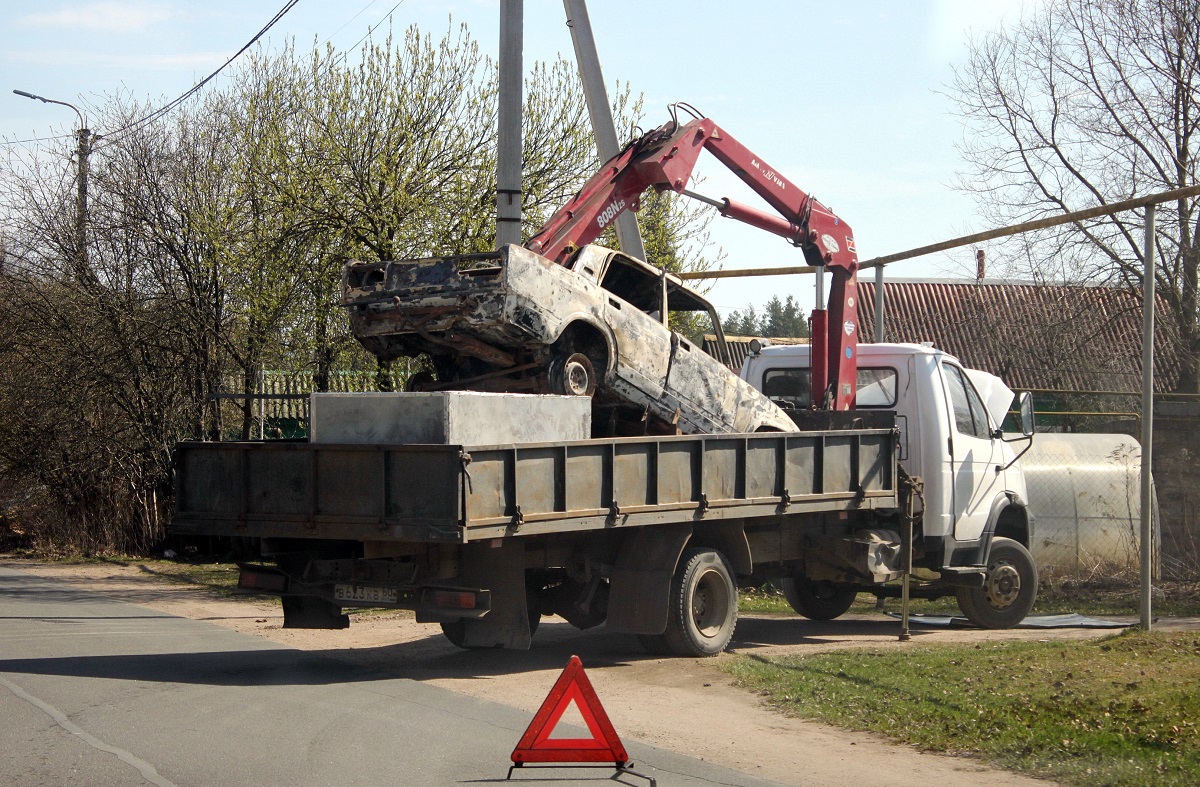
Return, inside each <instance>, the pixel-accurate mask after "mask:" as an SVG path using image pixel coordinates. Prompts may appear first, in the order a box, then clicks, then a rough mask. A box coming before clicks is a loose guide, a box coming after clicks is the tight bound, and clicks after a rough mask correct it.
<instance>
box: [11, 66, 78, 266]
mask: <svg viewBox="0 0 1200 787" xmlns="http://www.w3.org/2000/svg"><path fill="white" fill-rule="evenodd" d="M13 92H14V93H16V94H17V95H18V96H21V97H22V98H32V99H34V100H35V101H41V102H42V103H43V104H58V105H60V106H64V107H70V108H71V109H73V110H75V114H76V115H78V116H79V131H77V132H76V133H75V135H76V137H77V138H78V140H79V145H78V146H77V147H76V150H75V154H76V156H77V157H78V160H77V162H76V175H77V176H76V178H75V265H76V270H75V276H76V278H77V279H79V280H80V281H86V280H89V279H90V278H91V270H90V268H89V267H88V250H87V217H88V157H89V156H91V154H92V142H93V141H94V138H93V136H92V132H91V130H90V129H88V127H87V120H86V119H85V118H84V116H83V113H82V112H80V111H79V108H78V107H76V106H75V105H74V104H68V103H67V102H66V101H56V100H55V99H53V98H44V97H42V96H38V95H34V94H33V93H26V92H25V91H24V90H14V91H13Z"/></svg>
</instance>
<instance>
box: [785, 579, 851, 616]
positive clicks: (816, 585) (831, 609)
mask: <svg viewBox="0 0 1200 787" xmlns="http://www.w3.org/2000/svg"><path fill="white" fill-rule="evenodd" d="M779 589H780V590H782V591H783V597H784V598H786V599H787V602H788V603H789V604H791V605H792V609H794V610H796V614H798V615H802V616H804V617H806V618H808V619H809V620H833V619H834V618H840V617H841V616H842V615H845V614H846V611H847V610H849V609H850V606H851V605H852V604H853V603H854V599H855V598H857V597H858V591H857V590H855V589H854V588H852V587H851V588H848V587H844V586H842V585H835V584H834V583H832V582H813V581H812V580H810V579H805V578H804V577H785V578H784V579H782V580H780V582H779Z"/></svg>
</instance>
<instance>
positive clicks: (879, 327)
mask: <svg viewBox="0 0 1200 787" xmlns="http://www.w3.org/2000/svg"><path fill="white" fill-rule="evenodd" d="M875 341H876V342H882V341H883V266H882V265H880V266H879V267H878V268H876V269H875Z"/></svg>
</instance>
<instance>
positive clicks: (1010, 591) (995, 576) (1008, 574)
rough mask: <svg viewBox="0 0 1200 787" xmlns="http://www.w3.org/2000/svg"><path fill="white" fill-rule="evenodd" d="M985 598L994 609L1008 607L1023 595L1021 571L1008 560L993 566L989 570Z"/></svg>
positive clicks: (984, 590)
mask: <svg viewBox="0 0 1200 787" xmlns="http://www.w3.org/2000/svg"><path fill="white" fill-rule="evenodd" d="M983 595H984V598H986V599H987V602H988V604H989V605H990V606H991V607H992V608H993V609H1007V608H1008V607H1010V606H1012V605H1013V603H1014V602H1016V600H1017V598H1018V597H1019V596H1020V595H1021V572H1020V571H1018V570H1017V567H1016V566H1014V565H1013V564H1012V563H1009V562H1008V561H1003V562H1000V563H997V564H996V565H994V566H992V568H991V569H990V570H989V571H988V575H987V584H986V585H984V588H983Z"/></svg>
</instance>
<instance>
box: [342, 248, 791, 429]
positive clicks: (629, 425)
mask: <svg viewBox="0 0 1200 787" xmlns="http://www.w3.org/2000/svg"><path fill="white" fill-rule="evenodd" d="M343 305H344V306H345V307H347V309H348V310H349V314H350V325H351V329H352V330H353V332H354V335H355V337H357V339H358V340H359V341H360V342H361V343H362V344H363V346H364V347H366V348H367V349H368V350H370V351H371V352H372V353H374V354H375V355H376V356H378V357H379V358H381V359H384V360H391V359H394V358H399V357H405V356H409V357H416V356H421V355H428V356H429V357H430V359H431V360H432V362H433V366H434V368H435V370H436V376H433V375H428V376H426V377H424V378H422V379H419V380H416V381H415V385H414V387H415V388H417V389H420V390H450V389H465V390H485V391H510V392H518V391H525V392H554V393H572V394H580V395H594V401H595V403H596V406H595V408H594V411H593V416H594V417H593V426H594V431H595V433H596V434H597V435H613V434H630V433H633V432H641V433H651V434H656V433H657V434H661V433H683V434H717V433H727V432H754V431H760V430H780V431H792V430H794V428H795V427H794V425H793V423H792V421H791V419H789V417H788V416H787V414H786V413H785V412H784V411H783V410H781V409H780V408H779V407H777V406H776V405H775V404H774V403H772V402H771V401H770V399H768V398H767V397H766V396H764V395H763V394H761V393H760V392H759V391H757V390H756V389H755V388H753V387H752V386H750V385H748V384H747V383H745V382H744V381H742V380H740V379H738V377H737V375H736V373H735V372H734V371H733V370H732V369H731V368H730V367H729V366H728V365H727V364H728V360H729V356H728V348H727V347H725V343H724V341H723V337H720V338H721V340H720V341H719V342H718V343H717V348H718V354H720V355H723V356H724V357H722V358H714V357H712V356H710V355H709V354H708V353H706V352H704V351H703V350H702V349H701V348H700V347H699V346H697V345H695V344H694V343H693V342H691V341H690V340H688V339H687V338H685V337H683V336H681V335H680V334H679V333H677V332H674V331H672V330H671V329H670V328H669V327H668V321H667V320H668V315H670V314H671V313H672V312H685V313H695V312H703V313H706V314H708V315H709V317H710V319H712V320H713V324H714V328H715V330H717V331H719V330H720V322H719V320H717V319H715V317H716V314H715V310H714V309H713V307H712V306H711V305H710V304H709V303H708V302H707V301H705V300H704V298H703V297H701V296H700V295H699V294H698V293H697V292H695V291H694V290H691V289H689V288H687V287H686V286H684V284H683V282H682V281H680V280H679V279H678V278H677V277H675V276H673V275H671V274H669V273H665V272H663V271H661V270H659V269H657V268H655V267H653V266H651V265H648V264H646V263H644V262H642V261H640V260H637V259H634V258H632V257H628V256H626V255H623V254H621V253H620V252H616V251H612V250H610V249H606V248H603V247H601V246H594V245H588V246H584V247H582V248H581V249H580V250H579V251H578V252H577V253H576V254H575V255H574V256H573V257H572V258H571V259H569V260H568V261H567V263H566V264H565V265H560V264H558V263H555V262H553V261H551V260H549V259H547V258H545V257H542V256H541V255H539V254H536V253H535V252H532V251H530V250H528V249H525V248H523V247H521V246H515V245H508V246H504V247H503V248H501V249H500V250H498V251H495V252H490V253H486V254H475V255H464V256H454V257H434V258H428V259H419V260H405V261H396V262H386V263H351V264H349V265H347V266H346V269H345V271H344V274H343Z"/></svg>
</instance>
